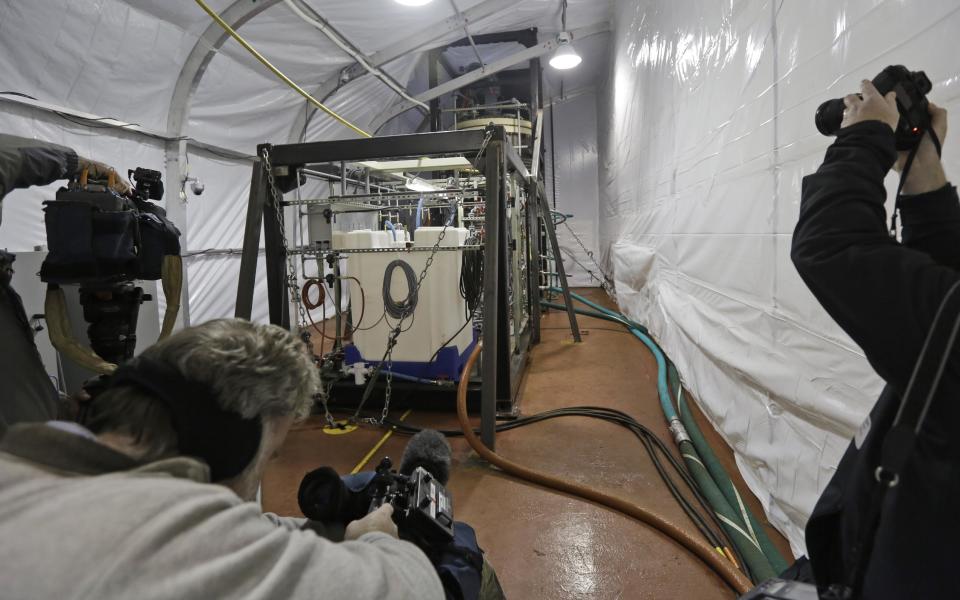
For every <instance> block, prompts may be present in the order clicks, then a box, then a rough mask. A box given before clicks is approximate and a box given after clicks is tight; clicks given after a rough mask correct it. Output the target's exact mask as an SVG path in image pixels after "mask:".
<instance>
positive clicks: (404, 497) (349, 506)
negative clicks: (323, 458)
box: [297, 458, 453, 552]
mask: <svg viewBox="0 0 960 600" xmlns="http://www.w3.org/2000/svg"><path fill="white" fill-rule="evenodd" d="M392 469H393V463H392V461H391V460H390V459H389V458H384V459H383V460H381V461H380V464H379V465H378V466H377V469H376V472H375V473H373V474H372V476H370V477H369V479H364V480H360V483H361V485H359V486H348V484H347V483H344V481H343V479H341V478H340V476H339V475H338V474H337V472H336V471H334V470H333V469H332V468H330V467H321V468H319V469H316V470H314V471H311V472H310V473H308V474H307V475H306V476H305V477H304V478H303V481H302V482H301V483H300V490H299V492H298V494H297V500H298V502H299V504H300V510H301V511H302V512H303V514H304V516H306V517H307V518H309V519H312V520H314V521H320V522H338V523H341V524H343V525H347V524H348V523H350V522H351V521H356V520H357V519H362V518H363V517H364V516H366V515H367V514H369V513H371V512H373V511H374V510H376V509H378V508H380V507H381V506H383V505H384V504H390V505H392V506H393V520H394V522H395V523H396V524H397V531H398V533H399V535H400V538H401V539H404V540H407V541H410V542H413V543H414V544H416V545H417V546H419V547H420V548H421V549H422V550H424V551H425V552H430V551H431V550H435V549H437V548H439V547H442V546H444V545H446V544H448V543H450V542H451V541H453V500H452V497H451V495H450V492H449V491H447V489H446V487H444V486H443V485H442V484H441V483H440V482H439V481H438V480H437V479H436V478H434V477H433V476H432V475H431V474H430V473H428V472H427V470H426V469H424V468H423V467H417V468H415V469H414V470H413V472H412V473H410V475H402V474H400V473H397V472H396V471H393V470H392Z"/></svg>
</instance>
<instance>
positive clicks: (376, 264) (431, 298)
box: [334, 227, 474, 379]
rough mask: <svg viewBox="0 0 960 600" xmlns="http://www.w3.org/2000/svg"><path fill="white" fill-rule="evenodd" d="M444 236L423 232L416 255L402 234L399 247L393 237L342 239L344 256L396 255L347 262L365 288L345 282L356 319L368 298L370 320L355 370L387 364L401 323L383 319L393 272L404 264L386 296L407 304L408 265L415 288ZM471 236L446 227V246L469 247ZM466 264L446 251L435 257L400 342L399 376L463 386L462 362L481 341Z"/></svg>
mask: <svg viewBox="0 0 960 600" xmlns="http://www.w3.org/2000/svg"><path fill="white" fill-rule="evenodd" d="M443 229H444V228H443V227H420V228H419V229H417V230H416V231H415V232H414V236H413V237H414V242H413V244H411V245H410V246H412V248H415V249H416V250H412V249H408V243H407V240H406V237H407V236H406V235H405V234H406V232H404V231H401V230H398V231H396V236H397V240H396V241H394V240H393V232H390V231H375V230H369V229H366V230H358V231H350V232H345V233H343V234H341V235H335V243H334V245H335V246H339V247H341V248H343V249H362V248H396V251H393V252H389V251H388V252H372V253H352V254H345V256H347V261H346V262H347V269H346V270H347V271H348V272H349V274H350V275H351V276H353V277H356V279H357V280H359V283H357V281H355V280H353V279H348V280H346V281H345V283H347V284H348V285H349V286H350V297H351V298H352V306H353V317H354V319H359V318H360V307H361V298H362V304H363V307H364V309H363V320H362V321H361V322H359V323H357V324H356V326H357V327H358V330H357V331H355V332H354V334H353V347H352V348H351V347H350V346H347V348H346V358H347V363H348V364H352V363H355V362H358V361H362V362H364V363H368V364H371V363H372V364H376V363H379V362H380V361H381V360H382V358H383V355H384V352H385V351H386V348H387V340H388V337H389V335H390V332H391V331H392V330H393V329H394V328H395V327H396V326H397V325H398V323H399V319H398V318H395V317H391V316H390V315H389V314H386V315H385V311H384V291H385V285H384V277H385V273H386V270H387V268H388V266H389V265H390V264H391V263H393V262H394V261H402V262H401V264H400V265H398V267H397V268H394V269H393V271H392V273H391V276H390V280H389V284H388V285H387V286H386V289H388V290H389V293H390V294H391V296H392V298H393V299H394V301H396V302H402V301H404V300H405V299H406V298H407V296H408V294H409V287H408V282H407V275H406V273H405V268H404V267H403V265H404V264H405V265H408V266H409V268H410V270H411V271H412V273H413V279H414V280H416V278H418V277H419V276H420V273H421V272H422V271H423V268H424V266H425V265H426V262H427V259H428V258H429V256H430V252H429V249H430V248H433V246H434V245H435V244H436V243H437V239H438V238H439V237H440V233H441V231H443ZM468 235H469V232H468V231H467V229H464V228H460V227H447V228H446V233H445V234H444V237H443V240H442V241H441V243H440V245H441V246H442V247H457V246H463V245H464V243H465V242H466V240H467V237H468ZM421 249H427V250H428V251H422V250H421ZM462 258H463V251H462V250H461V251H444V250H441V251H439V252H437V253H436V255H435V256H434V259H433V263H432V265H431V266H430V269H429V270H428V271H427V274H426V277H425V278H424V280H423V283H422V284H421V286H420V289H419V292H418V294H417V304H416V307H415V308H414V310H413V313H412V314H411V315H410V316H408V317H407V318H406V319H404V321H403V325H402V328H403V333H401V334H400V336H399V337H398V338H397V345H396V346H395V347H394V349H393V357H392V358H393V370H394V372H396V373H401V374H404V375H411V376H414V377H422V378H427V379H436V378H449V379H457V378H458V377H457V375H458V374H459V369H460V366H461V365H462V362H463V360H462V359H461V357H464V358H465V355H466V353H467V351H468V350H469V349H470V348H471V346H472V344H473V341H474V339H473V325H472V323H471V324H468V325H466V326H464V324H465V323H466V321H467V317H468V315H469V311H468V309H467V303H466V300H464V298H463V297H462V296H461V295H460V268H461V261H462ZM458 330H460V333H459V334H457V336H456V337H455V338H454V339H453V340H452V341H451V342H450V343H449V344H448V345H447V346H446V349H445V350H443V351H441V355H440V356H437V358H436V360H435V361H433V362H432V363H428V361H430V359H431V358H432V357H434V354H435V353H436V352H437V349H438V348H440V346H441V344H443V343H444V342H446V341H447V340H449V339H450V338H451V336H453V335H454V333H456V332H457V331H458ZM454 353H455V354H454ZM453 356H456V357H457V360H456V361H454V359H453Z"/></svg>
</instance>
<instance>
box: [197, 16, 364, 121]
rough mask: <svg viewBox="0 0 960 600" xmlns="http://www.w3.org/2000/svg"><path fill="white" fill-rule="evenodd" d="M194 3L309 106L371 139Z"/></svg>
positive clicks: (220, 20) (218, 18)
mask: <svg viewBox="0 0 960 600" xmlns="http://www.w3.org/2000/svg"><path fill="white" fill-rule="evenodd" d="M196 2H197V4H199V5H200V8H202V9H203V10H204V11H205V12H206V13H207V14H208V15H210V18H211V19H213V20H214V21H216V22H217V24H218V25H220V27H222V28H223V30H224V31H226V32H227V33H229V34H230V37H232V38H233V39H235V40H237V42H239V43H240V45H241V46H243V47H244V48H245V49H246V50H247V52H249V53H250V54H252V55H253V56H254V58H256V59H257V60H259V61H260V63H261V64H263V66H265V67H266V68H268V69H270V71H271V72H272V73H273V74H274V75H276V76H277V77H279V78H280V79H281V80H282V81H283V82H284V83H286V84H287V85H289V86H290V87H291V88H293V89H294V91H296V92H297V93H298V94H300V95H301V96H303V97H304V98H306V99H307V102H309V103H310V104H313V105H314V106H316V107H317V108H319V109H320V110H322V111H323V112H325V113H327V114H328V115H330V116H331V117H333V118H334V119H336V120H337V121H338V122H339V123H341V124H342V125H343V126H344V127H347V128H349V129H351V130H353V131H354V132H356V133H358V134H360V135H361V136H363V137H373V135H371V134H369V133H367V132H366V131H364V130H363V129H360V128H359V127H357V126H356V125H354V124H353V123H351V122H350V121H348V120H346V119H345V118H343V117H341V116H340V115H338V114H337V113H336V112H334V111H333V110H331V109H330V108H328V107H327V106H326V105H324V104H323V103H322V102H320V101H319V100H317V99H316V98H314V97H313V96H311V95H310V93H309V92H307V91H306V90H304V89H303V88H302V87H300V86H299V85H297V83H296V82H295V81H293V80H292V79H290V78H289V77H287V76H286V75H284V74H283V72H281V71H280V69H278V68H276V67H275V66H273V64H271V63H270V61H269V60H267V59H266V58H265V57H264V56H263V55H262V54H260V53H259V52H257V49H256V48H254V47H253V46H251V45H250V43H249V42H247V40H245V39H243V37H241V35H240V34H239V33H237V32H236V31H235V30H234V29H233V27H230V25H229V24H228V23H227V22H226V21H224V20H223V19H222V18H221V17H220V15H218V14H217V13H216V12H215V11H214V10H213V9H212V8H210V7H209V6H208V5H207V3H206V2H204V1H203V0H196Z"/></svg>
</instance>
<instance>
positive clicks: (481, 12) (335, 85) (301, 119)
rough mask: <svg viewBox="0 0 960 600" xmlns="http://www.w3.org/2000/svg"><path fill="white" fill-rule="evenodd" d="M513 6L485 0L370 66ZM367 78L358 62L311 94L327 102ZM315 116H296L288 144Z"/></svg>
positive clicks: (390, 49) (385, 51)
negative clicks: (352, 82)
mask: <svg viewBox="0 0 960 600" xmlns="http://www.w3.org/2000/svg"><path fill="white" fill-rule="evenodd" d="M280 1H282V0H275V2H280ZM514 4H516V0H486V1H485V2H481V3H480V4H477V5H476V6H473V7H471V8H469V9H467V10H463V11H460V13H459V14H457V15H453V16H451V17H449V18H447V19H444V20H443V21H440V22H437V23H432V24H431V25H429V26H427V27H425V28H424V29H421V30H420V31H417V32H416V33H414V34H412V35H409V36H407V37H405V38H403V39H401V40H399V41H397V42H394V43H392V44H390V45H389V46H386V47H385V48H382V49H380V50H378V51H377V52H374V53H373V54H371V55H370V56H369V57H368V59H369V63H370V64H371V65H372V66H374V67H381V66H383V65H385V64H387V63H389V62H393V61H394V60H396V59H398V58H400V57H402V56H405V55H407V54H410V53H411V52H415V51H417V50H421V49H423V48H425V47H426V46H429V45H430V44H431V43H433V42H436V41H437V40H439V39H441V38H443V37H444V36H446V35H449V34H451V33H453V32H455V31H462V30H463V29H464V28H465V27H467V26H468V25H470V24H472V23H477V22H478V21H481V20H483V19H486V18H488V17H491V16H493V15H495V14H497V13H499V12H502V11H504V10H505V9H507V8H510V7H512V6H513V5H514ZM366 74H367V71H366V69H365V68H364V67H363V65H361V64H360V63H359V62H356V63H353V64H352V65H350V66H348V67H346V68H345V69H343V70H342V71H340V72H339V73H337V74H336V75H333V76H331V77H330V79H328V80H327V81H325V82H323V84H321V85H320V86H319V87H318V88H316V89H315V91H313V92H312V93H313V94H314V95H315V96H317V97H319V98H320V101H321V102H326V101H327V99H329V98H330V96H332V95H333V94H334V93H335V92H337V91H338V90H339V89H340V88H341V87H342V86H343V85H345V83H349V82H351V81H354V80H356V79H357V78H359V77H361V76H363V75H366ZM341 79H343V80H345V83H344V84H341V83H340V82H341ZM315 112H316V108H314V107H312V106H308V107H307V109H306V111H301V112H299V113H298V115H297V118H296V119H295V120H294V123H293V126H292V127H291V128H290V136H289V141H290V142H298V141H300V135H301V133H302V132H303V130H304V127H306V126H307V125H308V124H309V123H310V121H311V120H312V119H313V115H314V113H315Z"/></svg>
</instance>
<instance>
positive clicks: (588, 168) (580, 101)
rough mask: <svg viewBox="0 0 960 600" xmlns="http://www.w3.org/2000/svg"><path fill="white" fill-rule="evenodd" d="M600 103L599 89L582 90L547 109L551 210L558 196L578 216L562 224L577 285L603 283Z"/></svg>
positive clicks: (563, 247)
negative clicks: (599, 233) (599, 240)
mask: <svg viewBox="0 0 960 600" xmlns="http://www.w3.org/2000/svg"><path fill="white" fill-rule="evenodd" d="M596 105H597V97H596V94H595V93H593V92H590V93H579V94H577V95H575V96H571V97H569V98H568V99H560V98H556V99H554V101H553V104H552V106H551V107H550V109H549V110H548V111H547V112H545V113H544V115H545V116H544V131H545V140H544V143H545V144H546V148H547V152H546V155H547V160H546V170H545V171H544V175H545V179H546V192H547V201H548V202H549V203H550V206H551V208H552V207H553V206H554V200H556V210H558V211H559V212H561V213H563V214H565V215H573V217H571V218H568V219H567V222H566V224H564V225H557V241H558V243H559V244H560V253H561V254H562V255H563V266H564V269H565V270H566V273H567V275H568V276H569V277H568V279H567V281H568V282H569V284H570V285H573V286H592V287H595V286H597V285H599V284H600V282H599V280H598V279H596V277H599V278H602V277H603V275H602V274H601V273H600V272H599V271H600V269H599V268H598V267H597V266H595V265H594V263H593V261H594V260H595V259H596V260H598V261H599V254H598V252H597V218H598V215H597V209H598V206H599V203H598V198H597V190H598V181H597V109H596ZM551 110H552V111H553V115H552V117H551V115H550V112H549V111H551ZM551 118H552V124H551ZM551 149H552V150H551ZM577 238H580V242H581V243H582V244H583V246H584V247H585V248H586V250H584V248H583V247H581V246H580V243H578V242H577ZM588 252H592V253H593V255H594V257H593V258H591V257H590V256H589V255H588V254H587V253H588ZM591 272H592V273H593V274H594V276H595V277H592V276H591V275H590V273H591Z"/></svg>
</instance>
